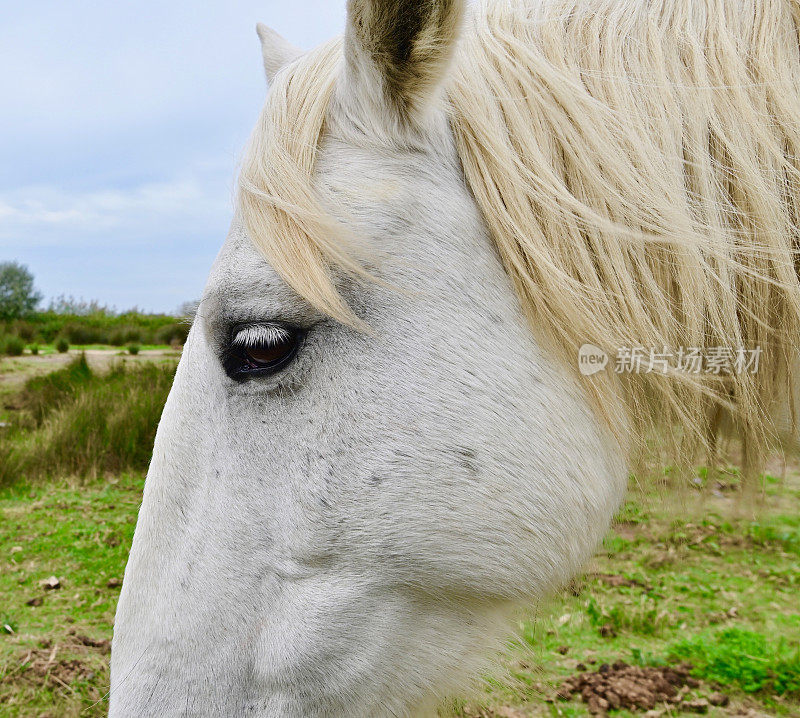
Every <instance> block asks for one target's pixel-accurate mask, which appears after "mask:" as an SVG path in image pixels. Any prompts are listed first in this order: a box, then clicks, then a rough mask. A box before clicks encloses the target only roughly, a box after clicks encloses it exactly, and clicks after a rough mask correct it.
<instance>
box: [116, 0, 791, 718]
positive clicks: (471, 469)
mask: <svg viewBox="0 0 800 718" xmlns="http://www.w3.org/2000/svg"><path fill="white" fill-rule="evenodd" d="M463 5H464V2H459V1H458V0H428V1H424V2H423V1H419V2H414V1H413V0H350V3H349V7H348V27H347V31H346V35H345V38H344V42H339V41H336V42H333V43H330V44H328V45H325V46H324V47H322V48H320V49H318V50H316V51H313V52H311V53H308V54H305V55H304V54H302V53H300V52H299V51H297V50H296V49H294V48H293V47H292V46H291V45H289V44H288V43H287V42H286V41H285V40H283V39H281V38H280V37H278V36H277V35H276V34H275V33H273V32H272V31H271V30H268V29H267V28H265V27H264V26H259V35H260V36H261V40H262V45H263V54H264V64H265V67H266V71H267V75H268V79H269V81H270V83H271V90H270V93H269V95H268V98H267V103H266V106H265V110H264V113H263V114H262V117H261V119H260V121H259V124H258V126H257V128H256V131H255V133H254V135H253V140H252V143H251V146H250V148H249V150H248V153H247V155H246V157H245V161H244V163H243V170H242V176H241V180H240V187H241V192H240V201H239V208H238V211H237V213H236V217H235V218H234V221H233V225H232V228H231V231H230V234H229V236H228V238H227V240H226V242H225V244H224V246H223V248H222V251H221V253H220V255H219V257H218V258H217V260H216V263H215V265H214V267H213V269H212V272H211V277H210V279H209V281H208V285H207V288H206V290H205V294H204V296H203V300H202V304H201V307H200V310H199V312H198V316H197V318H196V320H195V323H194V326H193V328H192V331H191V334H190V337H189V339H188V341H187V344H186V347H185V351H184V354H183V357H182V359H181V362H180V366H179V368H178V373H177V376H176V379H175V384H174V387H173V389H172V392H171V394H170V397H169V400H168V402H167V405H166V408H165V410H164V415H163V418H162V421H161V425H160V427H159V431H158V436H157V439H156V443H155V448H154V453H153V460H152V464H151V467H150V471H149V474H148V477H147V483H146V488H145V493H144V501H143V504H142V508H141V512H140V514H139V521H138V525H137V528H136V534H135V538H134V542H133V548H132V551H131V555H130V559H129V562H128V566H127V570H126V573H125V581H124V585H123V589H122V594H121V597H120V602H119V608H118V611H117V617H116V624H115V630H114V644H113V653H112V667H111V668H112V685H111V697H110V703H111V708H110V714H111V716H112V718H123V717H127V716H130V717H136V718H144V717H149V716H158V717H159V718H161V717H163V716H179V715H181V716H226V717H228V716H230V717H234V716H235V717H239V716H254V717H260V718H267V717H269V718H278V717H281V718H311V717H313V718H333V717H334V716H336V717H347V718H361V717H363V718H368V717H369V718H376V717H382V716H412V715H413V716H418V715H429V714H432V713H434V712H435V710H436V706H437V704H439V702H440V701H441V700H442V698H443V697H446V696H448V695H452V694H453V693H454V692H458V691H460V690H461V689H462V688H463V687H464V686H465V685H466V683H467V682H468V680H469V679H470V678H472V677H474V676H475V675H476V673H478V672H479V671H480V670H482V667H483V665H484V664H483V660H484V658H485V657H486V656H487V655H489V654H491V653H492V652H493V650H494V648H495V646H496V645H497V640H498V639H500V638H502V637H503V636H504V635H505V632H506V630H507V626H508V618H509V616H510V615H511V614H512V612H513V611H514V610H515V608H517V607H518V606H520V605H521V604H523V603H526V602H530V601H532V600H535V599H536V598H537V597H539V596H542V595H543V594H545V593H547V592H549V591H552V590H553V589H555V588H556V587H558V586H559V585H560V584H562V583H563V582H564V581H565V580H567V579H568V578H569V577H570V576H572V575H573V574H574V573H575V572H577V571H578V570H579V569H580V567H581V565H582V564H583V563H584V562H585V561H586V560H587V559H588V558H589V557H590V556H591V554H592V552H593V550H594V549H595V547H596V545H597V544H598V542H599V541H600V540H601V538H602V536H603V534H604V533H605V532H606V530H607V529H608V526H609V521H610V519H611V517H612V514H613V513H614V511H615V509H616V508H617V507H618V505H619V503H620V501H621V498H622V496H623V493H624V490H625V486H626V479H627V474H628V470H629V467H630V465H631V464H630V461H631V460H632V458H635V456H636V455H637V454H636V452H637V447H640V446H642V445H643V444H644V442H645V440H646V438H647V432H648V431H649V429H650V428H651V427H652V426H653V425H654V423H656V422H655V421H654V420H653V418H654V417H655V419H658V420H663V421H662V423H663V424H666V425H667V426H668V427H670V426H671V427H674V426H675V425H680V427H679V428H680V439H681V442H680V445H679V450H680V451H687V452H688V451H689V449H687V448H686V447H687V446H689V445H691V444H692V441H691V439H692V437H695V438H696V441H695V444H696V443H697V442H701V441H702V437H704V436H707V435H708V433H709V431H710V430H711V429H713V428H714V425H715V424H716V423H717V419H718V418H719V413H720V412H721V411H725V412H726V413H727V414H728V415H729V416H730V418H731V419H732V424H733V425H734V426H737V427H738V428H739V429H740V431H741V432H742V433H743V435H744V436H745V437H746V438H747V439H748V447H749V451H750V452H751V453H753V452H755V453H753V455H754V456H759V455H760V454H759V447H763V446H765V445H766V441H765V440H764V437H765V436H767V435H768V434H770V433H774V432H775V431H777V430H778V429H780V428H781V427H777V426H775V425H773V424H772V423H771V420H770V418H769V417H770V416H772V415H774V414H775V413H776V408H775V407H776V406H779V407H780V406H782V407H784V408H786V407H787V406H788V403H787V402H786V400H785V387H783V388H782V384H781V382H784V383H785V382H786V377H787V376H788V375H789V371H790V366H791V362H792V353H791V347H792V341H793V340H794V338H795V337H796V336H797V335H798V327H800V301H798V297H799V296H800V290H799V289H798V283H797V277H796V275H795V273H794V264H793V262H794V259H795V254H796V249H797V237H798V233H797V227H796V220H797V218H798V217H800V212H799V211H798V206H797V202H798V193H797V191H796V190H797V188H798V186H800V183H798V164H797V163H798V160H797V158H798V156H800V151H797V150H798V148H799V147H800V127H799V126H798V122H797V118H798V117H800V102H799V101H798V95H797V88H798V87H800V58H799V57H798V55H799V53H798V33H797V27H796V25H795V22H796V18H797V17H800V13H799V12H798V9H799V8H798V5H797V4H796V3H795V2H794V1H793V0H792V1H791V2H790V1H789V0H784V1H783V2H781V1H779V0H743V2H737V3H727V2H724V0H694V1H693V2H691V3H688V2H685V0H674V1H671V0H655V1H653V0H647V1H646V0H584V1H583V2H581V1H580V0H541V2H540V1H539V0H536V1H533V0H532V1H531V2H529V3H528V2H524V1H523V0H519V1H518V2H516V3H513V2H509V1H508V0H496V2H493V3H490V4H488V5H479V6H477V7H472V8H470V14H469V17H468V18H467V20H464V19H463V18H462V15H463V14H464V12H463V11H464V8H463ZM734 6H735V7H734ZM582 343H590V344H593V345H595V346H597V347H598V348H600V349H603V350H606V351H608V352H614V351H616V349H617V348H619V347H622V346H631V345H633V344H642V345H644V346H646V347H662V346H663V347H673V348H677V347H681V346H698V347H711V346H719V345H724V344H730V345H731V346H733V347H738V346H751V345H754V344H756V343H758V344H763V345H765V348H764V355H763V358H762V370H761V371H760V372H758V373H757V374H750V373H747V374H730V375H727V376H700V375H697V376H695V375H693V376H687V375H686V373H681V372H679V371H677V370H676V371H673V370H670V371H668V372H666V373H661V372H658V371H652V366H650V367H649V368H650V369H651V371H649V372H647V373H646V374H642V375H638V376H626V375H625V374H614V372H613V371H611V367H607V368H606V370H604V371H601V372H598V373H597V374H595V375H594V376H592V377H583V376H581V375H579V374H578V372H577V371H576V364H575V362H576V360H577V351H578V347H579V346H580V345H581V344H582ZM612 364H613V360H612ZM781 377H782V378H781ZM782 391H783V393H781V392H782ZM778 413H780V412H778ZM791 413H792V412H790V411H788V410H786V411H784V412H783V414H782V416H784V417H790V415H791ZM785 421H786V423H787V425H789V424H791V422H792V420H791V419H790V418H785ZM697 437H700V438H697ZM754 447H755V448H754ZM686 456H688V454H686Z"/></svg>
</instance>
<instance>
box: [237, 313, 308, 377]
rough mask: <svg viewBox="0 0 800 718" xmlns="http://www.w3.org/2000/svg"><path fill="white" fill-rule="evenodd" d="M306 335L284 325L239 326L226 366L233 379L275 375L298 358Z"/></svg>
mask: <svg viewBox="0 0 800 718" xmlns="http://www.w3.org/2000/svg"><path fill="white" fill-rule="evenodd" d="M301 340H302V332H301V330H299V329H297V328H296V327H290V326H285V325H282V324H271V323H267V324H248V325H244V326H242V325H239V326H237V327H235V328H234V330H233V331H232V332H231V339H230V344H229V345H228V348H227V350H226V351H225V357H224V359H223V364H224V367H225V371H226V372H227V373H228V376H230V377H231V378H232V379H237V380H241V379H245V378H247V377H249V376H263V375H266V374H274V373H276V372H278V371H280V370H281V369H283V368H284V367H285V366H287V365H288V364H289V363H290V362H291V361H292V359H294V357H295V355H296V354H297V350H298V348H299V346H300V343H301Z"/></svg>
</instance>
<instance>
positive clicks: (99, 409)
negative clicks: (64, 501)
mask: <svg viewBox="0 0 800 718" xmlns="http://www.w3.org/2000/svg"><path fill="white" fill-rule="evenodd" d="M174 371H175V365H174V364H151V363H141V364H135V365H129V364H126V363H122V362H120V363H117V364H114V365H112V367H111V369H110V370H109V371H108V372H106V373H102V374H101V373H97V372H94V371H92V370H91V369H90V368H89V366H88V364H87V362H86V358H85V357H84V356H83V355H79V356H78V357H76V358H75V359H74V360H73V361H72V362H71V363H70V364H69V365H68V366H66V367H64V368H63V369H60V370H58V371H54V372H52V373H51V374H49V375H47V376H44V377H34V378H32V379H29V380H28V381H27V382H26V384H25V387H24V389H23V391H22V393H21V396H20V403H21V408H20V411H19V412H18V413H17V415H16V416H15V417H14V425H13V427H12V429H10V430H6V431H5V433H4V434H2V435H0V485H9V484H12V483H14V482H15V481H19V480H20V479H26V480H33V479H40V480H41V479H44V478H47V477H59V476H79V477H86V476H98V475H104V474H105V475H108V474H115V473H119V472H121V471H129V470H136V469H144V468H146V467H147V465H148V463H149V461H150V454H151V450H152V446H153V439H154V437H155V431H156V427H157V425H158V420H159V418H160V416H161V411H162V409H163V406H164V402H165V401H166V398H167V394H168V393H169V390H170V387H171V386H172V379H173V376H174Z"/></svg>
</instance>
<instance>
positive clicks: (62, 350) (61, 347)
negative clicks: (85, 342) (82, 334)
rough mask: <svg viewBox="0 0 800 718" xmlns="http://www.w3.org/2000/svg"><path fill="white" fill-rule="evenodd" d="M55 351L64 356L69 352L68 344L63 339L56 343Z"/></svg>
mask: <svg viewBox="0 0 800 718" xmlns="http://www.w3.org/2000/svg"><path fill="white" fill-rule="evenodd" d="M56 351H57V352H58V353H59V354H66V353H67V352H68V351H69V342H68V341H67V340H66V339H64V337H61V338H60V339H59V340H58V341H57V342H56Z"/></svg>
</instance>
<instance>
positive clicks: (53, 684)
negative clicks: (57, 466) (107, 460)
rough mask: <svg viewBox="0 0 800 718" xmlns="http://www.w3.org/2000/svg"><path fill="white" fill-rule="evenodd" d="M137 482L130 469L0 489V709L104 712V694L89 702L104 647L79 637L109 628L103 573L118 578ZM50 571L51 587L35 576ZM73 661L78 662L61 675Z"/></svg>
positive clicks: (111, 593) (111, 596) (112, 592)
mask: <svg viewBox="0 0 800 718" xmlns="http://www.w3.org/2000/svg"><path fill="white" fill-rule="evenodd" d="M142 486H143V480H142V478H141V476H139V475H136V476H123V477H121V478H120V479H118V480H115V481H113V482H109V483H107V484H105V485H102V486H101V485H95V486H92V487H70V486H66V485H62V486H61V487H57V488H56V487H53V486H48V487H46V488H43V487H38V486H35V487H31V486H30V485H28V486H21V485H18V486H17V487H14V488H11V489H5V490H3V491H0V614H2V616H0V621H2V624H7V625H9V626H10V627H11V629H12V631H13V633H9V632H7V631H6V632H2V631H0V716H3V718H6V717H8V718H11V717H14V718H16V717H20V718H21V717H22V716H25V717H26V718H27V717H28V716H38V715H40V713H41V712H44V711H50V715H52V716H54V717H55V716H58V718H62V717H63V718H69V717H71V716H77V715H79V714H80V715H85V716H100V715H104V714H105V712H107V710H108V705H107V704H103V703H102V702H101V703H100V704H98V705H97V706H95V707H94V708H90V706H92V704H94V703H95V702H96V701H99V700H100V699H101V698H102V696H103V695H104V694H105V693H106V691H107V686H108V650H107V647H105V646H102V645H101V646H99V647H97V646H89V645H85V643H84V641H83V637H87V638H89V639H90V641H93V642H100V641H102V640H103V639H109V638H110V636H111V625H112V622H113V617H114V610H115V607H116V602H117V597H118V595H119V589H118V588H116V587H112V588H109V581H110V580H112V579H121V578H122V572H123V569H124V566H125V560H126V557H127V553H128V550H129V548H130V543H131V539H132V537H133V528H134V523H135V518H136V511H137V508H138V505H139V501H140V497H141V489H142ZM56 518H57V520H55V519H56ZM50 576H56V577H57V578H58V579H59V580H60V582H61V588H60V589H59V590H55V591H45V590H44V589H43V588H41V586H40V585H39V582H40V581H42V580H44V579H47V578H48V577H50ZM34 599H36V600H34ZM31 600H34V603H38V600H41V605H33V606H31V605H27V604H28V602H29V601H31ZM54 648H55V649H56V654H55V656H54V659H53V662H52V663H51V664H50V666H49V667H47V668H46V669H44V670H43V667H44V666H46V665H47V660H48V659H49V657H50V655H51V653H52V651H53V649H54ZM26 661H27V662H26ZM75 661H77V662H78V664H79V665H80V666H81V668H82V670H81V671H80V673H79V674H78V675H77V677H76V679H75V680H73V681H63V682H64V683H66V684H67V685H66V686H65V685H62V683H59V680H58V679H59V677H61V678H62V679H63V678H64V677H68V676H69V670H68V668H69V666H70V665H71V664H72V662H75ZM37 669H38V671H37ZM40 673H41V675H40ZM81 711H85V712H81Z"/></svg>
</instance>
